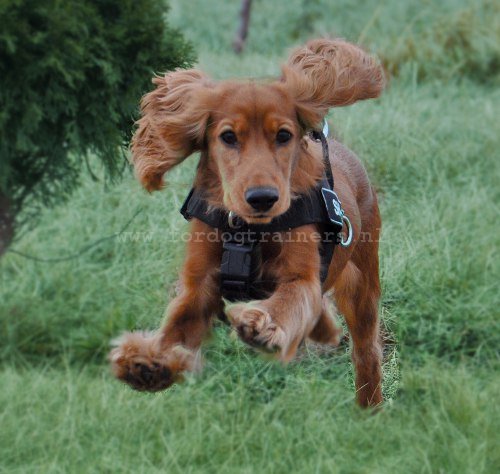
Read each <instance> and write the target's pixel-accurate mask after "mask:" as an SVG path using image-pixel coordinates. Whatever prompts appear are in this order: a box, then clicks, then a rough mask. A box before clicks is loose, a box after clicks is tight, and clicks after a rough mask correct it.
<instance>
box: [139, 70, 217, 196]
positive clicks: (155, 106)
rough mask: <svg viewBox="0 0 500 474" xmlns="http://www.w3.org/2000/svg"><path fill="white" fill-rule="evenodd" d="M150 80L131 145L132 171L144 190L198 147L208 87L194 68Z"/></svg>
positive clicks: (152, 187)
mask: <svg viewBox="0 0 500 474" xmlns="http://www.w3.org/2000/svg"><path fill="white" fill-rule="evenodd" d="M153 83H154V84H155V85H156V88H155V89H154V90H153V91H151V92H149V93H148V94H146V95H145V96H144V97H143V98H142V101H141V115H142V117H141V119H140V120H139V121H138V122H137V125H138V128H137V130H136V132H135V134H134V137H133V138H132V146H131V149H132V160H133V163H134V168H135V172H136V175H137V177H138V178H139V180H140V181H141V183H142V184H143V186H144V187H145V188H146V189H147V190H148V191H154V190H156V189H161V187H162V186H163V175H164V174H165V173H166V172H167V171H168V170H169V169H170V168H172V167H174V166H175V165H177V164H179V163H180V162H181V161H182V160H184V158H186V157H187V156H189V155H190V154H191V153H193V152H194V151H196V150H199V149H200V148H201V147H202V144H203V137H204V134H205V129H206V126H207V121H208V118H209V114H210V108H209V107H208V106H207V103H206V102H207V100H206V99H207V98H209V95H210V91H211V89H212V83H211V82H210V80H209V79H208V77H207V76H205V75H204V74H203V73H202V72H200V71H197V70H195V69H187V70H180V69H179V70H176V71H174V72H171V73H168V74H166V75H165V76H164V77H155V78H154V79H153Z"/></svg>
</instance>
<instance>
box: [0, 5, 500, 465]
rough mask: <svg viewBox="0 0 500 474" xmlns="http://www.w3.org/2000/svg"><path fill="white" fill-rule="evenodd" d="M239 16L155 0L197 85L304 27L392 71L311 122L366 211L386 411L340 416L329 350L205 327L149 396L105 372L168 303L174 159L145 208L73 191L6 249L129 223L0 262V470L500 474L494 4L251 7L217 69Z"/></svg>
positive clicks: (499, 145)
mask: <svg viewBox="0 0 500 474" xmlns="http://www.w3.org/2000/svg"><path fill="white" fill-rule="evenodd" d="M238 4H239V2H236V1H233V2H229V1H228V2H222V1H219V2H216V1H210V2H208V1H207V2H205V1H202V0H195V1H192V2H189V8H188V2H182V1H181V0H176V1H173V2H172V10H171V12H170V15H169V18H170V21H171V22H172V23H173V24H174V25H176V26H178V27H179V28H181V29H182V30H183V31H184V32H185V34H186V35H187V36H188V38H190V39H191V40H192V41H193V43H194V44H195V46H196V48H197V50H198V51H199V65H200V67H201V68H203V69H204V70H206V71H207V72H208V73H210V74H211V75H212V76H213V77H216V78H224V77H233V76H255V77H259V76H270V75H276V74H278V73H279V65H280V61H282V60H283V59H284V57H285V55H286V50H287V49H288V48H289V47H291V46H293V45H294V44H298V43H300V42H301V41H303V40H305V39H306V38H307V37H310V36H314V35H323V34H330V35H334V36H343V37H345V38H347V39H349V40H352V41H355V42H356V41H359V42H361V43H362V44H364V45H365V46H367V47H368V48H370V49H371V50H374V51H376V52H377V53H378V54H379V55H380V56H381V57H382V59H383V61H384V64H385V66H386V68H387V69H388V70H389V71H391V73H392V75H391V80H390V85H389V88H388V90H387V91H386V93H385V94H384V96H383V97H382V98H381V99H380V100H378V101H374V102H366V103H360V104H357V105H355V106H352V107H350V108H346V109H342V110H335V111H333V112H332V113H331V114H330V115H329V117H328V118H329V122H330V125H331V127H332V128H333V130H334V133H335V135H337V136H338V137H340V139H341V140H342V141H343V142H344V143H346V144H347V145H348V146H349V147H350V148H351V149H353V150H354V151H355V152H356V153H357V154H358V155H359V156H360V157H361V158H362V160H363V162H364V163H365V164H366V167H367V169H368V171H369V173H370V175H371V176H372V179H373V181H374V183H375V184H376V186H377V188H378V190H379V193H380V197H381V208H382V215H383V221H384V230H383V238H382V242H381V251H380V253H381V265H382V283H383V298H382V304H381V314H382V317H383V324H384V327H385V333H386V337H387V340H388V342H389V343H388V345H387V349H386V358H385V363H384V374H385V383H384V392H385V395H386V398H387V403H386V405H385V408H384V409H383V410H382V411H381V412H380V413H378V414H377V415H376V416H371V415H370V414H368V413H366V412H362V411H361V410H359V409H357V408H356V407H355V405H354V401H353V400H354V387H353V373H352V367H351V363H350V358H349V348H348V347H345V346H341V347H340V348H339V349H337V350H334V351H325V350H319V349H318V348H314V347H310V348H307V349H305V350H304V351H303V353H301V355H300V358H299V360H297V361H296V362H294V363H292V364H291V365H289V366H288V367H282V366H280V365H278V364H275V363H273V362H270V361H268V360H265V359H263V358H261V357H259V356H257V355H256V354H255V353H254V352H253V351H252V350H250V349H248V348H246V347H245V346H244V345H243V344H242V343H240V342H239V341H238V340H237V339H235V338H234V337H233V336H232V335H231V334H230V332H229V331H228V329H227V328H226V327H224V326H219V325H218V326H217V327H216V328H215V331H214V334H213V337H212V339H211V340H210V341H209V342H208V344H207V346H206V350H205V358H206V367H205V370H204V372H203V373H202V374H201V375H198V376H196V377H190V378H188V380H187V381H186V382H185V383H184V384H183V385H180V386H176V387H174V388H173V389H171V390H169V391H167V392H164V393H159V394H155V395H151V394H140V393H137V392H133V391H131V390H129V389H128V388H127V387H125V386H122V385H120V384H119V383H118V382H116V381H115V380H113V379H112V377H111V376H110V374H109V371H108V367H107V364H106V360H105V359H106V354H107V351H108V347H109V341H110V339H112V338H113V337H114V336H116V335H118V334H119V333H120V332H121V331H123V330H127V329H134V328H151V327H155V326H157V325H158V323H159V321H160V320H161V318H162V315H163V311H164V308H165V306H166V304H167V302H168V301H169V299H170V298H171V297H172V294H173V291H172V284H173V283H174V282H175V280H176V279H177V273H178V270H179V267H180V264H181V262H182V258H183V244H182V242H180V240H181V239H180V237H181V234H182V232H183V230H184V229H185V223H184V222H183V220H182V218H181V216H180V214H179V213H178V209H179V207H180V205H181V203H182V200H183V198H184V197H185V195H186V193H187V191H188V189H189V187H190V184H191V179H192V176H193V170H194V167H195V165H196V159H195V157H193V158H192V159H188V160H186V162H185V163H184V164H183V165H182V166H180V167H179V168H177V169H176V170H174V171H173V172H172V173H171V175H170V177H169V186H168V187H167V189H166V190H165V191H164V192H162V193H157V194H155V195H147V194H146V193H145V192H144V191H142V190H141V189H140V187H139V185H138V183H136V182H135V180H134V179H133V177H132V176H130V175H129V174H127V175H126V176H125V177H124V179H123V181H121V182H120V183H118V184H116V185H112V186H110V185H105V184H104V183H103V182H94V181H92V180H91V179H87V178H85V179H83V180H82V185H81V187H80V188H79V189H78V191H77V192H76V193H75V194H74V196H73V197H72V199H71V201H70V202H69V203H68V204H67V205H64V206H61V207H58V208H56V209H53V210H50V211H47V212H45V213H44V214H43V215H42V216H41V222H40V225H39V226H38V227H37V228H36V229H35V230H34V231H33V232H30V233H27V234H26V235H24V236H23V237H22V238H21V239H20V240H19V241H18V242H16V243H15V244H14V245H13V249H15V250H18V251H21V252H25V253H27V254H30V255H33V256H37V257H40V258H45V259H46V258H52V257H61V256H65V255H69V254H72V253H74V252H78V251H79V249H82V248H84V247H85V246H86V245H88V244H89V243H91V242H94V241H96V240H98V239H100V238H102V237H105V236H112V235H113V234H114V233H116V232H119V231H120V230H123V228H124V226H125V224H126V223H127V222H129V225H128V226H127V227H126V229H125V230H124V231H123V232H122V233H120V235H118V236H114V237H112V238H109V239H106V240H104V241H102V242H101V243H100V245H97V246H95V247H93V248H92V249H90V250H89V251H87V252H85V253H83V254H82V255H81V256H79V257H78V258H76V259H72V260H68V261H62V262H52V263H42V262H37V261H34V260H31V259H26V258H23V257H21V256H20V255H16V254H14V253H9V254H7V255H6V256H5V257H4V258H3V259H2V260H1V261H0V301H1V303H0V341H1V343H0V363H1V365H0V385H1V389H0V472H9V473H10V472H19V473H29V472H33V473H35V472H36V473H40V472H64V473H66V472H69V473H73V472H145V473H149V472H168V473H177V472H178V473H211V472H214V473H215V472H217V473H226V472H227V473H235V472H238V473H239V472H241V473H253V472H256V473H263V472H273V473H290V472H301V473H302V472H303V473H313V472H314V473H316V472H317V473H323V472H339V473H369V474H372V473H384V474H385V473H407V472H408V473H474V474H476V473H496V472H500V451H499V450H498V445H499V441H500V440H499V437H500V435H499V433H500V409H499V406H498V394H499V393H500V376H499V373H500V370H499V369H500V364H499V347H500V328H499V321H500V292H499V290H498V282H499V281H500V267H499V263H498V262H499V248H500V229H499V217H500V216H499V213H500V186H499V179H500V161H499V157H498V150H499V149H500V122H499V121H498V110H499V107H500V90H499V88H498V84H499V82H500V81H499V71H500V8H499V7H498V6H497V4H495V3H494V2H492V1H491V2H490V1H476V2H472V1H470V2H469V1H467V0H446V1H443V2H431V1H424V2H422V1H417V0H412V1H408V2H400V1H397V0H387V1H385V2H369V1H368V0H357V1H356V2H348V1H347V0H341V1H335V2H333V1H331V2H329V1H327V0H310V1H309V2H306V1H302V0H289V1H287V2H286V7H285V2H279V1H277V0H276V1H264V0H255V2H254V8H255V11H254V15H253V16H252V24H251V30H250V37H249V42H248V49H247V51H246V52H245V54H244V55H243V56H242V57H235V56H234V55H233V53H232V52H231V49H230V44H231V40H232V35H233V32H234V30H235V27H236V20H235V19H236V16H237V12H238ZM201 19H202V20H201ZM134 216H135V218H133V217H134ZM132 218H133V220H132V221H130V219H132Z"/></svg>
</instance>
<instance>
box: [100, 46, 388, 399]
mask: <svg viewBox="0 0 500 474" xmlns="http://www.w3.org/2000/svg"><path fill="white" fill-rule="evenodd" d="M153 83H154V84H155V86H156V88H155V89H154V90H153V91H152V92H150V93H148V94H146V95H145V96H144V98H143V100H142V103H141V110H142V117H141V119H140V120H139V121H138V128H137V130H136V132H135V135H134V138H133V142H132V155H133V163H134V166H135V171H136V175H137V177H138V179H139V180H140V182H141V183H142V184H143V186H144V187H145V188H146V189H147V190H148V191H154V190H159V189H161V188H162V186H163V177H164V174H165V173H167V172H168V171H169V170H170V169H171V168H173V167H174V166H176V165H177V164H179V163H180V162H182V161H183V160H184V159H186V158H187V157H188V156H190V155H191V154H192V153H194V152H200V160H199V165H198V168H197V171H196V177H195V181H194V189H195V190H197V191H198V192H201V193H202V195H203V200H204V203H205V204H206V213H207V215H208V213H210V212H218V213H219V214H218V215H219V216H223V218H224V216H226V217H227V218H228V219H234V218H235V217H236V218H237V219H238V222H240V223H241V225H245V226H247V227H248V228H252V226H254V227H255V228H259V229H263V228H265V226H266V225H270V226H272V225H273V222H276V220H277V219H279V218H280V216H283V215H285V214H286V213H287V211H288V210H289V209H290V208H291V207H292V206H293V205H294V202H295V201H296V200H297V199H298V198H299V197H300V196H305V195H308V193H310V192H311V190H313V189H316V188H317V186H318V183H319V182H320V181H321V179H322V177H324V173H325V164H324V159H323V152H324V146H322V143H321V141H320V140H316V139H314V137H313V136H311V133H310V132H311V131H314V130H318V127H319V126H320V125H321V123H322V121H323V120H324V117H325V115H326V114H327V112H328V110H329V108H331V107H341V106H346V105H349V104H353V103H354V102H356V101H358V100H363V99H369V98H375V97H378V96H379V95H380V93H381V91H382V89H383V87H384V74H383V70H382V68H381V66H380V65H379V63H378V62H377V61H376V59H374V58H373V57H371V56H370V55H368V54H367V53H365V52H364V51H363V50H362V49H360V48H359V47H357V46H355V45H353V44H350V43H348V42H345V41H343V40H330V39H317V40H313V41H310V42H308V43H307V44H306V45H305V46H303V47H301V48H299V49H297V50H295V51H294V52H292V54H291V56H290V57H289V59H288V61H287V63H286V64H285V65H284V66H283V68H282V74H281V77H279V78H277V79H276V80H265V81H255V80H241V81H237V80H228V81H220V82H216V81H213V80H211V79H210V78H209V77H207V76H206V75H205V74H204V73H202V72H200V71H198V70H196V69H191V70H176V71H175V72H171V73H168V74H166V75H165V76H164V77H155V78H154V79H153ZM328 145H329V150H330V152H329V157H328V158H329V160H330V165H331V169H332V170H333V177H334V182H335V192H336V194H337V195H338V197H339V200H340V202H341V204H342V208H343V212H344V215H345V216H347V217H348V219H349V221H350V225H351V228H350V229H349V230H350V231H351V232H352V243H351V245H349V246H340V245H337V246H336V249H335V252H334V255H333V258H332V260H331V264H330V265H329V267H327V270H328V271H327V275H326V279H324V281H323V282H322V281H321V278H320V270H321V269H320V267H321V258H322V257H321V247H322V246H324V245H325V243H324V242H323V241H322V239H321V238H319V239H318V232H319V229H320V225H319V224H314V223H313V224H305V225H301V226H299V227H293V228H290V229H288V230H287V231H286V238H283V239H268V240H267V241H265V242H259V246H260V251H259V258H260V260H259V262H258V270H257V273H258V279H260V280H261V281H263V282H272V285H271V286H269V288H268V289H267V292H264V296H263V297H262V298H259V299H254V300H251V301H248V302H243V301H241V302H237V303H236V304H234V305H232V306H231V305H229V306H228V305H226V301H225V299H224V298H223V293H222V292H221V260H222V259H223V253H224V248H225V247H224V237H223V236H222V235H221V234H214V228H213V226H211V225H209V224H207V222H206V221H204V220H202V219H200V218H197V217H193V218H192V219H191V224H190V232H191V235H196V238H193V239H190V240H189V242H187V254H186V258H185V262H184V266H183V269H182V272H181V277H180V282H181V284H180V288H181V290H180V292H179V294H178V295H177V296H176V297H175V298H174V299H173V301H172V302H171V303H170V305H169V306H168V309H167V318H166V322H165V324H164V325H163V326H162V327H161V328H160V329H159V330H158V331H156V332H154V333H144V332H133V333H128V334H125V335H124V336H122V337H121V338H120V339H119V340H118V341H117V343H116V347H115V348H114V349H113V350H112V352H111V354H110V360H111V365H112V369H113V371H114V374H115V375H116V377H118V378H119V379H120V380H122V381H124V382H126V383H128V384H129V385H131V386H132V387H133V388H135V389H138V390H149V391H155V390H161V389H164V388H166V387H168V386H170V385H171V384H172V383H174V382H176V381H179V380H181V379H182V374H183V373H184V372H186V371H194V370H197V369H199V368H200V361H201V356H200V347H201V344H202V342H203V340H204V339H205V337H206V336H207V334H208V332H209V331H210V327H211V323H212V319H213V317H214V316H215V315H217V314H220V313H224V312H225V314H226V315H227V318H228V319H229V321H230V323H231V325H232V326H233V327H234V328H235V329H236V330H237V332H238V334H239V336H240V337H241V338H242V339H243V340H244V341H245V342H247V343H249V344H251V345H252V346H254V347H258V348H261V349H262V350H265V351H269V352H272V353H274V354H275V355H276V357H277V358H279V359H280V360H282V361H289V360H291V359H292V358H293V357H294V355H295V353H296V351H297V348H298V346H299V345H300V344H301V342H302V341H304V340H305V339H306V338H310V339H312V340H315V341H318V342H321V343H326V344H337V343H338V341H339V333H340V331H339V329H338V328H337V327H336V326H335V324H334V322H333V319H332V316H331V314H330V309H329V304H328V297H329V295H332V296H333V298H334V300H335V303H336V306H337V308H338V310H339V311H340V313H341V314H342V315H343V316H344V317H345V320H346V322H347V325H348V328H349V332H350V335H351V341H352V358H353V362H354V365H355V369H356V389H357V400H358V403H359V404H360V405H362V406H369V405H377V404H379V403H381V402H382V391H381V357H382V353H381V343H380V340H379V317H378V302H379V297H380V282H379V262H378V241H379V233H380V227H381V219H380V214H379V209H378V205H377V197H376V194H375V191H374V188H373V187H372V186H371V184H370V181H369V179H368V176H367V173H366V171H365V169H364V167H363V165H362V164H361V162H360V161H359V160H358V158H357V157H356V156H355V155H354V154H353V153H352V152H350V151H349V150H348V149H346V148H345V147H344V146H343V145H342V144H340V143H339V142H338V141H336V140H331V139H330V140H328ZM299 217H300V216H299ZM344 230H345V231H346V232H347V229H345V228H344ZM277 234H280V235H282V236H284V234H285V231H284V230H283V229H281V230H280V231H279V232H277ZM214 235H215V237H214ZM330 245H332V246H333V245H334V244H333V243H332V244H330ZM231 258H232V257H231ZM226 263H227V262H226ZM240 263H241V262H240Z"/></svg>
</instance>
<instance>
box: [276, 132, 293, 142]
mask: <svg viewBox="0 0 500 474" xmlns="http://www.w3.org/2000/svg"><path fill="white" fill-rule="evenodd" d="M291 139H292V134H291V133H290V132H289V131H288V130H285V129H281V130H279V131H278V133H277V134H276V141H277V142H278V143H279V144H280V145H284V144H285V143H288V142H289V141H290V140H291Z"/></svg>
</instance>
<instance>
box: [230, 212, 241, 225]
mask: <svg viewBox="0 0 500 474" xmlns="http://www.w3.org/2000/svg"><path fill="white" fill-rule="evenodd" d="M238 221H240V223H239V224H238ZM227 223H228V224H229V227H231V229H239V228H240V227H241V226H242V224H241V220H240V219H239V217H238V216H237V215H236V214H235V213H234V212H233V211H229V215H228V216H227Z"/></svg>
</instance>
